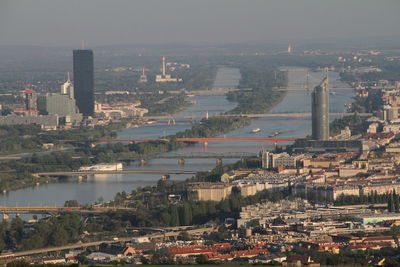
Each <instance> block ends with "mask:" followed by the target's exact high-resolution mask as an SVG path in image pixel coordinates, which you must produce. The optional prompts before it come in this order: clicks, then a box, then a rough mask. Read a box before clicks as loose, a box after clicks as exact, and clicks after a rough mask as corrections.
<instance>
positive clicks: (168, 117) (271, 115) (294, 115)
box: [144, 112, 372, 120]
mask: <svg viewBox="0 0 400 267" xmlns="http://www.w3.org/2000/svg"><path fill="white" fill-rule="evenodd" d="M329 115H330V116H332V117H344V116H353V115H358V116H361V117H369V116H372V113H353V112H345V113H330V114H329ZM213 117H216V118H218V117H248V118H302V117H311V113H262V114H219V115H213V116H208V115H207V113H205V114H204V115H190V116H180V115H176V116H174V115H165V116H146V117H144V118H145V119H148V120H171V119H174V120H176V119H188V120H190V119H202V118H213Z"/></svg>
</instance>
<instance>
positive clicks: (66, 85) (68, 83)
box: [61, 72, 74, 98]
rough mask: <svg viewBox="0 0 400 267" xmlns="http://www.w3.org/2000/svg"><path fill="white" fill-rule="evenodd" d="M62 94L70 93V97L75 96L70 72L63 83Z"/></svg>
mask: <svg viewBox="0 0 400 267" xmlns="http://www.w3.org/2000/svg"><path fill="white" fill-rule="evenodd" d="M61 94H62V95H69V97H70V98H74V85H73V84H72V82H71V78H70V75H69V72H68V79H67V81H66V82H65V83H64V84H63V85H61Z"/></svg>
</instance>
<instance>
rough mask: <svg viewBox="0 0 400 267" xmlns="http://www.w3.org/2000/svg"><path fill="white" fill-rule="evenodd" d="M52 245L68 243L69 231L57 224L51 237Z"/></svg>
mask: <svg viewBox="0 0 400 267" xmlns="http://www.w3.org/2000/svg"><path fill="white" fill-rule="evenodd" d="M49 243H50V245H52V246H62V245H65V244H67V243H68V233H67V232H66V231H65V230H64V229H63V228H62V227H60V226H56V227H55V228H54V230H53V232H52V233H51V235H50V237H49Z"/></svg>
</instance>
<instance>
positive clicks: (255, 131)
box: [250, 128, 261, 133]
mask: <svg viewBox="0 0 400 267" xmlns="http://www.w3.org/2000/svg"><path fill="white" fill-rule="evenodd" d="M260 131H261V129H260V128H254V129H251V130H250V132H251V133H258V132H260Z"/></svg>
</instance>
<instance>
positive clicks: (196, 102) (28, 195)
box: [0, 67, 353, 206]
mask: <svg viewBox="0 0 400 267" xmlns="http://www.w3.org/2000/svg"><path fill="white" fill-rule="evenodd" d="M306 74H307V71H306V70H305V71H301V72H298V71H297V72H289V87H290V86H302V85H305V84H306V79H307V78H306ZM322 77H323V74H322V73H320V72H311V73H310V76H309V87H310V88H312V87H313V86H315V85H316V84H317V83H318V82H320V81H321V80H322ZM239 79H240V73H239V70H238V69H235V68H226V67H221V68H219V69H218V73H217V77H216V80H215V84H214V87H216V88H221V87H224V88H234V87H236V86H237V84H238V82H239ZM329 79H330V83H331V84H333V86H339V87H340V85H343V84H340V82H339V81H338V73H335V72H331V73H329ZM331 91H335V89H334V88H333V89H331ZM352 96H353V92H352V91H351V90H337V91H335V94H332V95H331V96H330V110H331V112H335V113H336V112H343V111H345V106H344V105H345V104H346V103H350V102H351V97H352ZM188 100H189V101H192V102H193V105H192V106H191V107H190V108H188V109H187V110H185V111H184V112H181V113H180V114H179V115H185V116H194V115H199V114H201V115H205V114H206V112H208V113H209V115H212V114H218V113H220V112H225V111H228V110H230V109H232V108H234V107H235V105H236V104H235V103H232V102H229V101H227V100H226V97H225V96H198V97H192V98H189V99H188ZM310 103H311V96H310V93H309V92H308V91H307V90H299V91H295V92H288V93H287V95H286V97H285V98H284V100H283V101H282V102H281V103H279V104H277V105H276V106H275V107H274V108H273V109H272V110H271V111H270V112H269V113H291V112H296V113H306V112H310V109H311V105H310ZM190 127H191V125H190V124H189V123H187V122H186V123H184V122H181V121H179V120H177V123H176V125H168V124H166V123H165V122H164V123H159V124H153V125H145V126H143V127H140V128H132V129H125V130H123V131H121V132H120V133H119V134H118V138H119V139H140V138H151V137H155V138H157V137H161V136H165V135H169V134H173V133H176V132H179V131H183V130H185V129H187V128H190ZM254 128H260V129H261V131H260V132H258V133H250V130H251V129H254ZM274 131H277V132H280V134H279V136H277V137H279V138H285V137H288V138H301V137H305V136H306V135H308V134H310V132H311V120H310V118H308V117H306V118H259V119H254V120H253V121H252V123H251V125H249V126H247V127H244V128H241V129H237V130H235V131H232V132H229V133H227V134H226V135H224V136H226V137H266V136H268V135H269V134H270V133H271V132H274ZM270 145H271V144H268V143H264V142H254V141H250V142H249V141H246V142H237V141H230V142H215V143H209V144H208V146H207V147H205V146H204V145H203V144H198V145H195V146H190V147H185V148H183V149H180V150H179V151H176V152H171V153H174V154H176V153H179V154H191V153H197V152H215V153H223V152H259V151H260V150H262V149H263V147H268V146H270ZM236 160H237V159H224V163H233V162H235V161H236ZM214 166H215V159H212V158H210V159H201V158H200V159H186V162H185V164H184V165H178V164H177V159H154V160H150V161H149V162H148V163H147V164H146V165H145V166H139V164H137V163H133V164H131V165H129V166H125V169H139V168H142V169H149V170H209V169H211V168H213V167H214ZM188 177H190V175H173V176H171V179H180V180H181V179H186V178H188ZM159 179H160V176H159V175H151V174H129V175H128V174H126V175H125V174H123V175H122V174H116V175H95V176H90V177H88V179H87V180H84V181H81V182H78V181H77V180H76V179H65V180H60V181H59V182H57V183H50V184H45V185H40V186H36V187H32V188H26V189H21V190H17V191H12V192H8V193H6V194H3V195H0V205H8V206H29V205H30V206H42V205H43V206H45V205H50V206H61V205H63V204H64V202H65V201H66V200H71V199H74V200H78V201H79V202H80V203H92V202H95V201H97V200H98V199H99V198H103V199H104V200H105V201H108V200H111V199H113V198H114V196H115V194H116V193H118V192H122V191H126V192H130V191H131V190H132V189H134V188H136V187H138V186H145V185H152V184H155V183H156V182H157V181H158V180H159Z"/></svg>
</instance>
